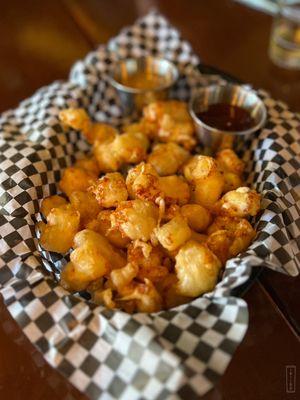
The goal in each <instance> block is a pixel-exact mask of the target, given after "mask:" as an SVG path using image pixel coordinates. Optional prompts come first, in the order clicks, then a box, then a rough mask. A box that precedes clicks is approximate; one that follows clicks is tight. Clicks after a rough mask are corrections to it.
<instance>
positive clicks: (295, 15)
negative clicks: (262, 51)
mask: <svg viewBox="0 0 300 400" xmlns="http://www.w3.org/2000/svg"><path fill="white" fill-rule="evenodd" d="M277 3H278V13H277V15H276V16H275V18H274V21H273V27H272V32H271V39H270V48H269V55H270V58H271V60H272V61H273V62H274V63H275V64H276V65H278V66H279V67H284V68H289V69H300V1H299V0H298V1H296V0H279V1H278V2H277Z"/></svg>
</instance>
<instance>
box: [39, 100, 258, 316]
mask: <svg viewBox="0 0 300 400" xmlns="http://www.w3.org/2000/svg"><path fill="white" fill-rule="evenodd" d="M59 118H60V120H61V121H62V123H63V125H64V127H65V128H66V129H67V127H69V128H72V129H75V130H79V131H81V132H82V134H83V136H84V137H85V138H86V139H87V141H88V142H89V143H90V144H91V147H92V149H91V154H90V155H87V156H86V157H84V158H81V159H79V160H77V161H76V162H75V164H74V166H72V167H69V168H66V169H65V170H64V172H63V174H62V178H61V181H60V182H59V188H60V189H61V191H62V192H63V196H58V195H54V196H51V197H48V198H46V199H44V200H43V202H42V205H41V212H42V214H43V216H44V222H40V223H39V225H38V227H39V230H40V235H41V236H40V245H41V247H42V248H43V249H45V250H48V251H53V252H58V253H62V254H65V253H68V252H70V261H69V262H68V263H67V264H66V265H65V266H64V267H63V268H62V271H61V278H60V281H61V284H62V285H63V287H64V288H65V289H67V290H69V291H73V292H76V291H83V290H85V291H87V292H89V293H90V295H91V299H92V301H93V302H95V303H96V304H100V305H104V306H105V307H107V308H111V309H114V308H121V309H123V310H124V311H126V312H136V311H138V312H149V313H151V312H157V311H160V310H162V309H166V308H170V307H175V306H178V305H180V304H183V303H186V302H188V301H191V299H193V298H194V297H197V296H200V295H202V294H203V293H206V292H209V291H212V290H213V289H214V287H215V285H216V283H217V281H218V279H219V277H220V274H221V271H222V268H224V266H225V264H226V261H227V260H229V259H231V258H233V257H236V256H237V255H238V254H240V253H241V252H244V251H246V250H247V248H248V247H249V245H250V244H251V242H252V241H253V239H254V237H255V235H256V232H255V230H254V228H253V227H252V226H251V224H250V222H249V221H248V218H250V217H253V216H255V215H256V214H257V213H258V211H259V209H260V195H259V194H258V193H256V192H255V190H252V189H250V188H247V187H245V186H244V183H243V171H244V167H245V166H244V162H243V161H242V160H241V159H240V158H239V157H238V156H237V154H236V153H235V152H234V150H233V138H232V137H231V136H228V135H227V136H226V135H224V138H223V140H222V141H221V143H220V146H219V149H218V150H217V152H216V154H215V156H214V157H208V156H206V155H199V154H196V155H195V154H192V153H191V151H193V149H194V147H195V144H196V139H195V132H194V126H193V122H192V120H191V118H190V116H189V113H188V109H187V105H186V104H185V103H182V102H180V101H177V100H170V101H158V102H154V103H151V104H149V105H148V106H146V107H145V108H144V110H143V116H142V118H141V119H140V120H139V121H137V122H135V123H133V124H130V125H127V126H124V127H123V128H122V129H121V130H120V131H119V130H118V129H116V128H114V127H112V126H110V125H108V124H105V123H99V122H97V123H94V122H93V121H92V120H91V119H90V118H89V116H88V114H87V113H86V111H85V110H84V109H74V108H70V109H67V110H62V111H61V112H60V114H59Z"/></svg>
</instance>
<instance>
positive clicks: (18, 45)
mask: <svg viewBox="0 0 300 400" xmlns="http://www.w3.org/2000/svg"><path fill="white" fill-rule="evenodd" d="M152 7H157V8H158V9H159V10H160V11H161V12H162V13H164V14H165V15H166V16H167V17H168V18H169V20H170V21H171V23H172V24H174V25H175V26H176V27H177V28H178V29H180V31H181V32H182V35H183V37H184V38H186V39H187V40H189V41H190V42H191V44H192V45H193V47H194V49H195V51H196V52H197V53H198V54H199V55H200V57H201V59H202V61H203V62H204V63H207V64H210V65H214V66H216V67H218V68H220V69H222V70H224V71H226V72H229V73H230V74H232V75H235V76H236V77H238V78H240V79H242V80H244V81H247V82H250V83H252V84H253V85H254V87H263V88H265V89H267V90H269V91H270V92H271V93H272V95H273V96H274V97H277V98H281V99H282V100H285V101H286V102H287V103H288V104H289V105H290V107H291V108H292V109H293V110H296V111H300V97H299V95H298V93H299V89H300V73H299V72H296V73H292V72H287V71H283V70H279V69H278V68H275V67H274V66H273V65H272V64H271V62H270V61H269V58H268V54H267V51H268V41H269V33H270V27H271V22H272V19H271V17H270V16H267V15H265V14H262V13H259V12H257V11H254V10H251V9H249V8H246V7H245V6H242V5H239V4H237V3H235V2H233V1H226V0H210V1H209V2H206V1H200V0H189V1H184V0H173V1H168V0H162V1H155V0H144V1H142V0H141V1H139V0H136V1H133V0H110V1H105V0H85V1H84V2H82V1H80V0H65V1H63V0H52V1H47V2H42V1H38V0H27V1H26V3H25V2H22V1H21V0H10V1H9V2H2V4H1V14H0V54H1V57H0V93H1V96H0V111H3V110H5V109H7V108H9V107H14V106H17V104H18V102H19V101H20V100H21V99H23V98H25V97H27V96H29V95H30V94H32V93H33V92H34V90H35V89H37V88H39V87H41V86H42V85H46V84H48V83H50V82H52V81H53V80H55V79H66V78H67V76H68V71H69V68H70V66H71V65H72V64H73V63H74V61H75V60H76V59H78V58H81V57H83V56H84V55H85V54H86V53H87V52H88V51H89V50H91V49H92V48H95V47H96V46H97V44H99V43H105V42H106V41H107V40H108V39H109V38H110V37H111V36H114V35H115V34H117V32H118V31H119V29H120V28H122V27H123V26H124V25H126V24H131V23H132V22H133V21H134V20H135V19H136V18H137V17H139V16H141V15H143V14H144V13H146V12H147V11H148V10H149V9H150V8H152ZM299 283H300V278H299V277H298V278H290V277H287V276H283V275H282V274H278V273H275V272H271V271H264V272H263V273H262V274H261V275H260V277H259V279H257V280H256V281H255V283H254V284H253V285H252V287H251V289H250V290H249V291H248V292H247V294H246V295H245V300H246V301H247V303H248V305H249V311H250V322H249V329H248V332H247V335H246V337H245V339H244V341H243V343H242V344H241V345H240V347H239V348H238V350H237V352H236V354H235V356H234V358H233V360H232V362H231V364H230V366H229V368H228V370H227V371H226V373H225V375H224V376H223V378H222V379H221V381H220V383H219V384H218V386H217V387H216V388H215V389H214V390H213V391H211V392H210V393H209V394H207V395H206V396H205V399H207V400H221V399H222V400H240V399H243V400H260V399H262V400H268V399H272V400H282V399H289V400H293V399H296V398H297V393H294V394H291V393H290V394H288V393H286V387H285V369H286V366H287V365H297V361H299V360H300V346H299V331H300V313H299V306H300V291H299ZM299 370H300V365H299V366H298V376H297V378H298V379H297V380H298V393H299V390H300V388H299V381H300V379H299V378H300V377H299ZM0 398H1V399H10V400H15V399H16V400H17V399H22V400H23V399H26V400H27V399H30V400H39V399H43V400H50V399H51V400H61V399H86V398H85V396H83V395H82V394H80V393H79V392H78V391H77V390H76V389H74V388H73V387H72V386H71V385H70V384H69V383H68V382H67V381H66V380H64V379H63V378H62V377H61V376H60V375H59V374H58V373H57V372H56V371H54V370H53V369H52V368H51V367H49V366H48V365H47V364H46V363H45V362H44V360H43V358H42V356H41V355H40V354H39V353H38V352H37V350H35V349H34V348H33V346H32V345H31V344H30V343H29V342H28V340H27V339H26V338H25V336H24V335H23V334H22V332H21V331H20V329H19V328H18V326H17V325H16V323H15V322H14V321H13V320H12V318H11V317H10V316H9V314H8V312H7V311H6V309H5V307H4V305H3V303H1V305H0ZM298 398H299V395H298Z"/></svg>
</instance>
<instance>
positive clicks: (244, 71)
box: [0, 0, 300, 111]
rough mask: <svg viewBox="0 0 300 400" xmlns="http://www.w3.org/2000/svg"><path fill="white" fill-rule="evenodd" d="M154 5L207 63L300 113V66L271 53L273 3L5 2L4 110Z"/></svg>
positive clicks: (1, 23)
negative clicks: (281, 63)
mask: <svg viewBox="0 0 300 400" xmlns="http://www.w3.org/2000/svg"><path fill="white" fill-rule="evenodd" d="M153 8H156V9H158V10H159V11H161V12H162V13H163V14H165V15H166V16H167V18H169V20H170V22H171V23H172V24H173V25H175V26H176V27H177V28H178V29H179V30H180V31H181V33H182V36H183V37H184V38H186V39H187V40H189V41H190V42H191V44H192V46H193V48H194V50H195V51H196V52H197V53H198V54H199V56H200V57H201V60H202V62H203V63H205V64H210V65H213V66H215V67H218V68H220V69H222V70H224V71H226V72H228V73H230V74H232V75H234V76H236V77H237V78H240V79H241V80H243V81H245V82H250V83H251V84H253V85H254V87H261V88H264V89H266V90H268V91H270V92H271V93H272V95H273V97H276V98H280V99H282V100H284V101H286V102H287V103H288V104H289V106H290V107H291V108H292V109H293V110H298V111H299V110H300V100H299V96H298V95H297V93H298V92H299V89H300V73H299V71H298V70H297V69H292V70H289V69H286V68H279V67H278V66H276V65H275V64H274V62H272V61H271V59H270V56H269V43H270V37H271V32H272V26H273V20H274V15H275V14H277V13H278V2H276V1H274V0H273V1H272V0H240V1H233V0H210V1H209V2H207V1H204V0H189V1H182V0H172V1H169V0H110V1H105V0H85V1H80V0H51V1H47V2H45V1H38V0H26V2H23V1H21V0H11V1H9V2H6V1H3V0H1V15H0V52H1V58H0V88H1V98H0V110H1V111H3V110H4V109H7V108H9V107H14V106H16V105H17V104H18V102H19V101H20V99H22V98H25V97H27V96H29V95H30V94H31V93H32V92H33V91H34V90H35V89H37V88H39V87H40V86H42V85H45V84H48V83H50V82H51V81H53V80H55V79H66V78H67V76H68V71H69V69H70V67H71V65H72V64H73V63H74V61H75V60H76V59H78V58H81V57H84V55H85V54H86V53H87V52H88V51H90V50H91V49H92V48H96V47H97V45H98V44H99V43H105V42H106V41H107V40H108V39H109V38H110V37H111V36H114V35H116V34H117V32H118V31H119V30H120V29H121V28H122V27H123V26H124V25H126V24H130V23H132V22H133V21H134V20H135V19H136V18H137V17H139V16H142V15H144V14H145V13H146V12H147V11H149V10H150V9H153ZM298 39H299V38H298ZM298 57H299V54H298Z"/></svg>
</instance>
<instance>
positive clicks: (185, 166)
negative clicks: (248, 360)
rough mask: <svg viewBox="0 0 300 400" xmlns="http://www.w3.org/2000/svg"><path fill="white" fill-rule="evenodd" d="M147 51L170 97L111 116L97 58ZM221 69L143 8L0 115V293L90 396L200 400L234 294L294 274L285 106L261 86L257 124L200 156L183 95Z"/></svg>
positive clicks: (290, 140)
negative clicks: (66, 72)
mask: <svg viewBox="0 0 300 400" xmlns="http://www.w3.org/2000/svg"><path fill="white" fill-rule="evenodd" d="M145 55H152V56H155V57H159V56H160V57H163V58H166V59H168V60H170V61H172V62H173V63H174V64H175V65H176V67H177V68H178V70H179V79H178V81H177V83H176V85H175V86H174V87H173V89H172V92H171V95H170V99H172V100H167V101H162V102H160V101H158V102H157V101H156V102H152V104H149V105H147V106H145V108H144V109H143V115H142V117H141V118H137V116H136V115H132V116H126V117H124V115H123V114H122V109H121V106H120V104H119V100H118V96H117V94H116V92H115V91H114V89H113V88H112V86H111V84H110V79H109V71H110V68H111V65H113V64H114V63H115V62H116V61H118V60H119V59H126V58H136V57H142V56H145ZM226 80H227V77H226V76H225V75H222V74H221V75H220V74H216V73H215V71H214V70H211V69H209V68H205V69H204V68H202V66H201V64H200V61H199V58H198V57H197V56H196V55H195V54H194V53H193V51H192V49H191V46H190V45H189V44H188V43H187V42H185V41H184V40H182V39H181V37H180V35H179V33H178V32H177V31H176V29H174V28H173V27H172V26H171V25H170V24H169V23H168V21H166V20H165V18H164V17H162V16H161V15H160V14H159V13H156V12H152V13H150V14H148V15H147V16H146V17H144V18H142V19H140V20H138V21H137V22H136V23H135V24H134V25H133V26H131V27H128V28H125V29H124V30H122V32H121V33H120V34H119V35H118V36H117V37H115V38H113V39H112V40H110V41H109V43H108V45H107V46H104V45H103V46H100V47H99V48H98V49H97V50H96V51H94V52H92V53H90V54H88V55H87V57H86V58H85V59H84V60H81V61H78V62H77V63H76V64H75V65H74V67H73V68H72V70H71V74H70V78H69V80H68V81H67V82H54V83H53V84H51V85H49V86H47V87H44V88H41V89H40V90H39V91H37V92H36V93H35V94H34V95H33V96H32V97H30V98H29V99H26V100H24V101H23V102H21V103H20V105H19V106H18V107H17V108H16V109H15V110H9V111H7V112H5V113H3V114H2V115H1V117H0V139H1V140H0V148H1V161H0V168H1V171H0V174H1V215H0V216H1V219H0V231H1V241H0V249H1V257H0V291H1V295H2V296H3V299H4V302H5V304H6V306H7V308H8V310H9V312H10V314H11V315H12V317H13V318H14V319H15V320H16V321H17V323H18V324H19V325H20V327H21V328H22V330H23V332H24V334H25V335H26V337H27V338H28V339H29V340H30V341H31V343H33V344H34V346H36V347H37V348H38V349H39V351H40V352H41V353H42V354H43V356H44V358H45V360H46V361H47V362H48V363H50V364H51V365H52V366H53V368H55V369H57V370H58V371H59V372H60V373H61V374H62V375H63V376H65V377H66V379H68V380H69V381H70V382H71V383H72V384H73V385H74V386H75V387H76V388H77V389H79V390H80V391H82V392H84V393H85V394H86V395H87V396H88V397H89V398H91V399H100V398H101V399H102V398H103V399H119V400H125V399H130V400H134V399H141V398H143V399H168V398H172V399H175V398H176V399H177V398H178V399H180V398H182V399H186V398H189V399H191V400H192V399H198V398H199V397H200V396H202V395H203V394H205V393H206V392H207V391H209V390H210V389H211V388H212V387H213V386H214V385H215V384H216V382H217V381H218V379H219V378H220V377H221V376H222V374H223V373H224V371H225V370H226V367H227V366H228V364H229V362H230V360H231V358H232V356H233V354H234V352H235V349H236V348H237V346H238V345H239V343H240V342H241V341H242V339H243V337H244V335H245V332H246V330H247V326H248V310H247V304H246V302H245V301H244V299H243V298H241V297H238V295H237V294H236V289H237V288H240V287H241V285H243V284H245V282H247V281H248V280H249V278H250V276H251V272H252V271H253V270H254V269H255V268H256V267H265V268H272V269H275V270H277V271H279V272H282V273H287V274H290V275H297V274H298V271H299V246H298V244H297V238H298V237H299V226H300V224H299V205H298V203H297V201H298V200H297V193H296V189H295V188H296V186H297V184H298V183H299V170H300V167H299V159H298V158H297V157H298V155H299V148H300V144H299V126H300V120H299V116H298V115H297V114H294V113H292V112H290V111H289V110H288V108H287V107H286V106H285V105H284V104H282V103H281V102H278V101H275V100H273V99H271V98H270V97H269V95H268V94H267V93H265V92H264V91H262V90H260V91H258V95H259V96H260V98H261V99H262V100H263V102H264V104H265V106H266V108H267V112H268V118H267V122H266V125H265V127H264V129H261V130H260V131H258V132H257V133H256V134H255V135H254V136H253V137H252V138H251V140H250V139H249V140H247V141H244V142H241V143H238V144H237V145H235V144H233V143H232V141H231V139H230V137H229V136H224V138H223V139H222V141H221V142H220V143H219V146H218V148H217V149H216V151H215V152H214V153H213V154H210V155H208V154H207V153H205V152H204V151H203V149H202V148H200V147H199V144H198V142H197V138H196V135H195V129H194V125H193V122H192V120H191V117H190V115H189V113H188V110H187V105H186V104H187V102H188V101H189V100H190V98H191V95H192V92H193V90H198V89H199V88H201V87H203V86H206V85H211V84H221V83H224V82H225V81H226ZM228 138H229V139H228Z"/></svg>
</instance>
